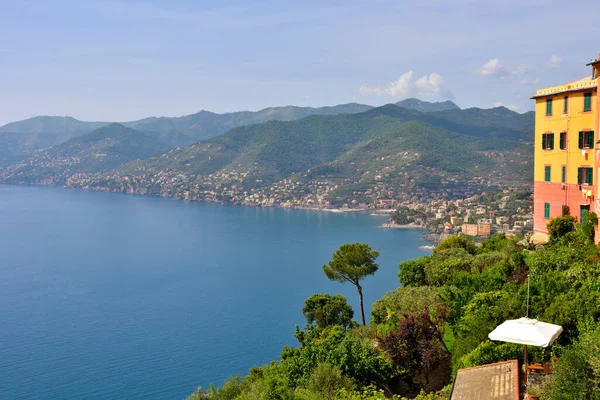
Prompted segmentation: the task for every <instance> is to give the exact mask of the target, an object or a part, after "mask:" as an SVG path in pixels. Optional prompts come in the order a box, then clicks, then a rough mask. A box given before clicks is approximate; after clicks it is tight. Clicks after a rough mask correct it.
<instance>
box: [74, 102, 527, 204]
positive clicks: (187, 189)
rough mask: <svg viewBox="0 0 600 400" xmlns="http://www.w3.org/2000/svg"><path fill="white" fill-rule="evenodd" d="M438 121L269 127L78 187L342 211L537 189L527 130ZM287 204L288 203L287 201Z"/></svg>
mask: <svg viewBox="0 0 600 400" xmlns="http://www.w3.org/2000/svg"><path fill="white" fill-rule="evenodd" d="M486 111H487V112H489V113H492V114H493V113H497V112H503V111H501V110H500V111H499V110H497V109H492V110H486ZM455 112H464V110H456V111H455ZM509 113H511V112H510V111H509ZM432 114H434V113H421V112H419V111H415V110H408V109H404V108H400V107H397V106H395V105H391V104H390V105H387V106H383V107H378V108H375V109H371V110H369V111H366V112H364V113H359V114H352V115H348V114H341V115H334V116H310V117H306V118H302V119H300V120H297V121H286V122H283V121H269V122H266V123H262V124H256V125H250V126H244V127H240V128H236V129H233V130H231V131H229V132H227V133H225V134H223V135H221V136H218V137H216V138H213V139H208V140H205V141H200V142H198V143H196V144H193V145H191V146H187V147H183V148H179V149H174V150H170V151H168V152H166V153H164V154H161V155H157V156H154V157H150V158H147V159H142V160H137V161H134V162H131V163H128V164H125V165H122V166H120V167H119V168H116V169H114V170H111V171H107V172H105V173H102V174H87V175H86V176H78V177H76V178H74V179H72V180H70V181H69V183H68V184H69V185H70V186H73V187H80V188H91V189H98V190H111V191H120V192H133V193H148V194H158V195H167V196H175V197H183V198H187V199H190V200H202V199H205V197H203V196H204V195H205V194H206V192H210V193H211V194H210V196H214V193H215V192H216V190H222V188H223V187H229V189H228V190H227V193H224V194H223V196H221V197H219V201H233V202H235V201H237V200H235V198H237V199H240V198H241V196H242V195H243V193H244V192H248V191H250V190H260V189H262V188H271V189H269V190H271V191H274V190H279V189H274V188H273V187H272V185H279V184H280V183H281V182H282V181H283V180H287V179H289V180H291V181H293V182H297V183H298V184H300V185H302V184H304V185H309V184H310V182H313V181H316V182H327V184H326V185H327V186H328V187H329V192H328V193H326V196H327V201H329V202H331V203H333V204H342V203H346V202H348V201H352V200H356V201H367V199H366V197H365V196H367V195H368V191H372V190H373V186H377V185H384V186H385V187H390V188H392V189H390V190H388V192H389V191H391V190H394V191H396V192H401V191H411V190H413V189H414V188H422V189H424V190H426V191H434V190H438V191H441V190H445V189H447V188H453V187H459V188H462V189H465V188H466V183H468V182H470V184H472V185H473V186H476V185H479V184H483V183H486V184H492V185H528V184H529V183H530V182H531V180H532V177H533V175H532V173H533V171H532V157H531V155H532V153H533V150H532V148H531V145H529V144H525V143H522V142H523V141H525V139H526V136H528V133H525V132H524V131H525V128H522V129H521V130H516V129H509V128H504V129H500V128H498V127H497V126H496V125H494V124H492V123H488V124H486V125H485V126H482V127H479V128H474V126H473V125H472V124H471V125H460V124H456V123H448V122H444V120H441V119H440V118H438V117H433V116H432ZM517 115H518V114H517ZM518 118H520V116H519V117H518ZM513 125H516V124H513ZM478 182H479V183H478ZM217 186H218V187H217ZM232 187H233V188H232ZM459 190H461V189H459ZM465 190H466V189H465ZM465 193H466V192H465ZM465 193H463V194H465ZM280 194H281V196H279V197H278V198H279V199H282V198H284V197H285V196H287V195H283V194H282V193H280ZM290 196H291V195H290ZM274 201H277V199H276V200H274ZM317 201H319V200H318V199H317ZM322 201H325V200H322Z"/></svg>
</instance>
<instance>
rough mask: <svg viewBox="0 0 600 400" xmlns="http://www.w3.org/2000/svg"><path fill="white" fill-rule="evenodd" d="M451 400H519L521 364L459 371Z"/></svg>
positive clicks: (513, 361)
mask: <svg viewBox="0 0 600 400" xmlns="http://www.w3.org/2000/svg"><path fill="white" fill-rule="evenodd" d="M450 400H519V362H518V361H517V360H511V361H504V362H499V363H495V364H488V365H482V366H479V367H473V368H464V369H461V370H459V371H458V373H457V374H456V379H455V380H454V386H453V387H452V394H451V395H450Z"/></svg>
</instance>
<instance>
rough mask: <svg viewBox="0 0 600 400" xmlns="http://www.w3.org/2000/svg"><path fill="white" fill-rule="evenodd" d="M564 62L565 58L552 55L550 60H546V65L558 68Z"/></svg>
mask: <svg viewBox="0 0 600 400" xmlns="http://www.w3.org/2000/svg"><path fill="white" fill-rule="evenodd" d="M564 62H565V60H563V59H562V57H559V56H552V57H550V59H549V60H548V61H546V67H547V68H558V67H560V66H561V65H562V63H564Z"/></svg>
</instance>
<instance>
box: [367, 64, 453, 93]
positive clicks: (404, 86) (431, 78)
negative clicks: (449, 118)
mask: <svg viewBox="0 0 600 400" xmlns="http://www.w3.org/2000/svg"><path fill="white" fill-rule="evenodd" d="M359 92H360V93H361V94H374V95H377V96H392V97H411V96H422V97H443V98H454V96H453V95H452V92H450V90H448V88H447V87H446V84H445V82H444V78H443V77H442V76H441V75H440V74H438V73H436V72H432V73H431V74H429V75H424V76H422V77H420V78H418V79H417V80H415V79H414V73H413V71H408V72H405V73H404V74H402V75H400V78H398V80H397V81H394V82H392V83H390V84H389V85H385V86H369V85H362V86H361V87H360V88H359Z"/></svg>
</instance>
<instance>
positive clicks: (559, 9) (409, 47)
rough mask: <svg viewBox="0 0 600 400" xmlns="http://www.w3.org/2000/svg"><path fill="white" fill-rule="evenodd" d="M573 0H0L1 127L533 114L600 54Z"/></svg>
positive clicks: (587, 12)
mask: <svg viewBox="0 0 600 400" xmlns="http://www.w3.org/2000/svg"><path fill="white" fill-rule="evenodd" d="M522 3H526V4H525V5H524V4H522ZM570 4H572V3H569V2H565V1H560V2H558V1H537V0H532V1H523V0H522V1H513V0H505V1H502V2H499V1H471V0H470V1H465V0H454V1H442V0H432V1H427V0H421V1H385V0H381V1H353V0H345V1H329V2H327V1H312V0H304V1H301V2H290V1H252V2H250V1H227V0H226V1H219V2H216V1H213V2H204V1H191V0H181V1H177V0H170V1H158V0H157V1H144V2H142V1H135V0H131V1H120V0H115V1H101V0H79V1H71V0H64V1H63V0H60V1H51V0H44V1H29V0H0V124H4V123H7V122H9V121H15V120H20V119H24V118H29V117H32V116H36V115H70V116H73V117H75V118H78V119H82V120H103V121H126V120H134V119H138V118H143V117H147V116H151V115H156V116H162V115H164V116H179V115H185V114H191V113H195V112H198V111H200V110H202V109H205V110H210V111H214V112H227V111H237V110H258V109H261V108H264V107H268V106H280V105H288V104H292V105H299V106H323V105H334V104H339V103H346V102H359V103H365V104H372V105H381V104H386V103H390V102H395V101H398V100H401V99H403V98H406V97H419V98H422V99H425V100H430V101H436V100H446V99H452V100H454V101H455V102H456V103H457V104H458V105H459V106H461V107H463V108H464V107H473V106H477V107H482V108H489V107H492V106H494V105H499V104H503V105H506V106H510V107H511V108H513V109H516V110H517V111H519V112H524V111H527V110H530V109H532V105H533V103H532V101H531V100H529V96H530V95H531V94H532V93H533V92H534V91H535V90H536V89H537V88H540V87H544V86H552V85H555V84H560V83H564V82H567V81H570V80H574V79H578V78H580V77H583V76H585V75H586V74H587V73H588V72H589V71H588V69H589V68H588V67H586V66H585V63H586V62H588V61H589V60H590V59H591V58H595V57H596V56H597V54H598V52H600V43H598V41H597V38H598V37H599V36H600V35H599V33H600V26H599V25H598V24H597V21H596V19H597V15H598V12H597V5H596V4H595V3H593V2H591V1H578V2H577V6H571V5H570Z"/></svg>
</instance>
